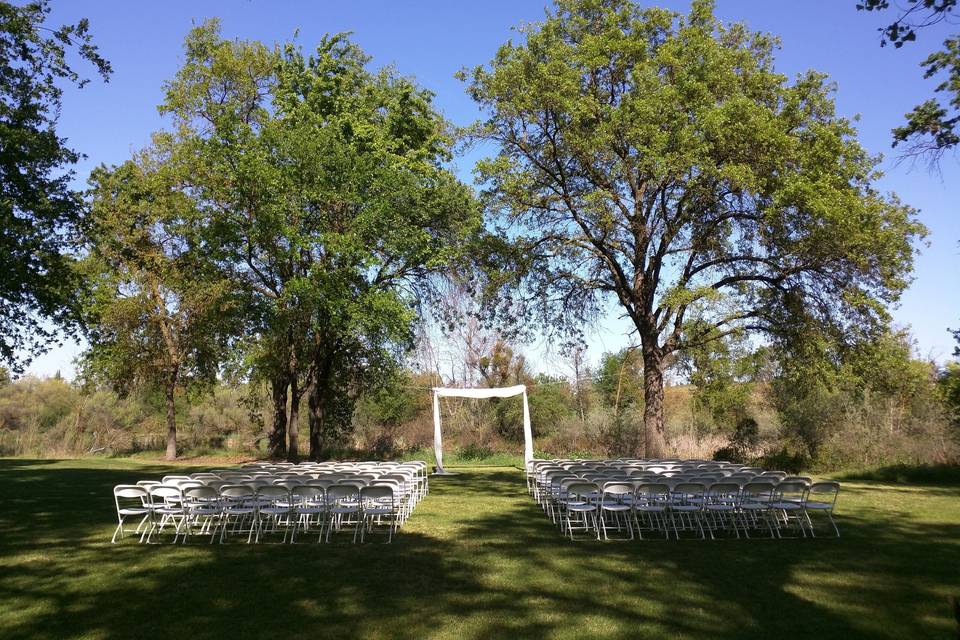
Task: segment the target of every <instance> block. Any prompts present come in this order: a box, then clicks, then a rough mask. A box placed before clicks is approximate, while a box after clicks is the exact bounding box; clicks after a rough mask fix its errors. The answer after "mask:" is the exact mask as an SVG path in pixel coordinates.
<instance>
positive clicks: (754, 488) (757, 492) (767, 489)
mask: <svg viewBox="0 0 960 640" xmlns="http://www.w3.org/2000/svg"><path fill="white" fill-rule="evenodd" d="M776 489H777V485H776V484H775V483H773V482H770V481H768V480H754V481H752V482H748V483H747V484H745V485H743V489H741V495H742V498H743V500H745V501H753V502H757V501H760V500H769V499H770V498H772V497H773V494H774V493H775V492H776Z"/></svg>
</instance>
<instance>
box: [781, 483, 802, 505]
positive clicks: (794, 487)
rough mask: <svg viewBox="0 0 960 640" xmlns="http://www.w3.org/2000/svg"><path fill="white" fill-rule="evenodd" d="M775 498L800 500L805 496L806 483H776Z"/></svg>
mask: <svg viewBox="0 0 960 640" xmlns="http://www.w3.org/2000/svg"><path fill="white" fill-rule="evenodd" d="M776 496H777V499H779V500H788V501H796V502H800V501H803V500H805V499H806V497H807V483H805V482H780V483H779V484H778V485H777V493H776Z"/></svg>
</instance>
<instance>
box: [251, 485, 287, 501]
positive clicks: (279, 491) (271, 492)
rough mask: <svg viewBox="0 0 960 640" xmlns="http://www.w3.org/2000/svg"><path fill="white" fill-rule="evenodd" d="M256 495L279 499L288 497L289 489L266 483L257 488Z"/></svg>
mask: <svg viewBox="0 0 960 640" xmlns="http://www.w3.org/2000/svg"><path fill="white" fill-rule="evenodd" d="M257 495H258V496H260V497H261V498H269V499H279V498H289V497H290V490H289V489H287V488H286V487H280V486H277V485H275V484H268V485H266V486H263V487H259V488H258V489H257Z"/></svg>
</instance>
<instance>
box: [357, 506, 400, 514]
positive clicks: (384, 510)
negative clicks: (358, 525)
mask: <svg viewBox="0 0 960 640" xmlns="http://www.w3.org/2000/svg"><path fill="white" fill-rule="evenodd" d="M363 512H364V513H366V514H367V515H377V516H383V515H390V514H391V513H393V509H391V508H390V507H368V508H366V509H364V510H363Z"/></svg>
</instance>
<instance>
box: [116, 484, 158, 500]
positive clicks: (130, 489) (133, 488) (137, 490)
mask: <svg viewBox="0 0 960 640" xmlns="http://www.w3.org/2000/svg"><path fill="white" fill-rule="evenodd" d="M148 496H149V494H148V493H147V490H146V489H144V488H143V487H141V486H138V485H135V484H118V485H117V486H115V487H114V488H113V497H115V498H139V499H140V500H143V499H145V498H147V497H148Z"/></svg>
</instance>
